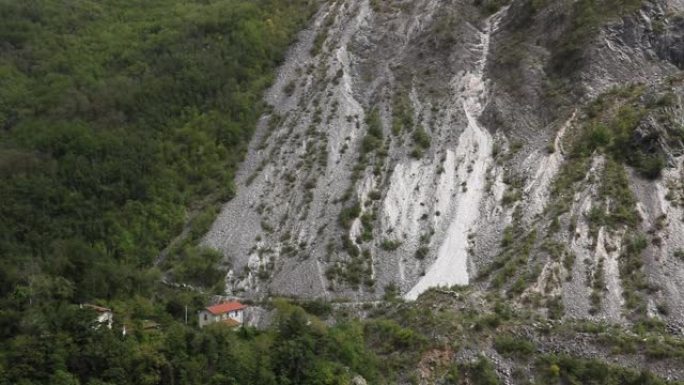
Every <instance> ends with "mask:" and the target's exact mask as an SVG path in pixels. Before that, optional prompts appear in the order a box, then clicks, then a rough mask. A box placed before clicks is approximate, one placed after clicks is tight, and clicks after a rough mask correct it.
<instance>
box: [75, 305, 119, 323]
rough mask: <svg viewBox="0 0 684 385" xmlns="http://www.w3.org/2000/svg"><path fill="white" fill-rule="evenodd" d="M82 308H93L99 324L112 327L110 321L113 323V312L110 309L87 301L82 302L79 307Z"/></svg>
mask: <svg viewBox="0 0 684 385" xmlns="http://www.w3.org/2000/svg"><path fill="white" fill-rule="evenodd" d="M83 308H86V309H92V310H95V312H96V313H97V322H98V323H99V324H101V325H106V326H107V328H109V329H111V328H112V323H114V312H112V309H110V308H107V307H102V306H97V305H92V304H89V303H85V304H82V305H81V309H83Z"/></svg>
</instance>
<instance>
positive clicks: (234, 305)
mask: <svg viewBox="0 0 684 385" xmlns="http://www.w3.org/2000/svg"><path fill="white" fill-rule="evenodd" d="M246 307H247V306H245V305H243V304H241V303H240V302H224V303H220V304H218V305H214V306H209V307H208V308H207V311H209V312H210V313H211V314H213V315H219V314H223V313H228V312H229V311H235V310H242V309H244V308H246Z"/></svg>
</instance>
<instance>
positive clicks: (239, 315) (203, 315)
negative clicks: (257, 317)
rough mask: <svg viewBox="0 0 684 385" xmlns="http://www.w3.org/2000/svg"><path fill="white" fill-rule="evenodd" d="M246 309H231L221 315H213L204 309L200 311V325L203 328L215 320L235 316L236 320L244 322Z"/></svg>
mask: <svg viewBox="0 0 684 385" xmlns="http://www.w3.org/2000/svg"><path fill="white" fill-rule="evenodd" d="M244 313H245V312H244V310H236V311H230V312H228V313H223V314H219V315H213V314H211V313H210V312H208V311H206V310H202V311H201V312H200V313H199V327H200V328H203V327H205V326H207V325H209V324H212V323H214V322H218V321H222V320H227V319H228V318H233V319H235V320H236V321H238V322H240V323H243V322H244V319H245V316H244Z"/></svg>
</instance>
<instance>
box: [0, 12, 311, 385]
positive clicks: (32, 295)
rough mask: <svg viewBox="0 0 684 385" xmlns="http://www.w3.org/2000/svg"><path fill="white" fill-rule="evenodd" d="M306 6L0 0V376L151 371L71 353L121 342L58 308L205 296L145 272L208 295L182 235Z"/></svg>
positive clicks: (196, 222)
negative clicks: (161, 259)
mask: <svg viewBox="0 0 684 385" xmlns="http://www.w3.org/2000/svg"><path fill="white" fill-rule="evenodd" d="M315 7H316V4H314V3H313V2H311V1H309V0H291V1H278V0H259V1H248V0H222V1H160V0H155V1H145V2H139V1H88V0H76V1H66V2H65V1H56V0H36V1H14V0H3V1H0V178H1V179H2V182H1V183H0V201H1V202H2V204H1V205H0V309H1V310H0V341H2V342H1V349H0V379H2V380H4V381H0V382H1V383H32V382H33V383H48V382H51V383H58V382H59V381H58V380H55V379H50V378H51V377H50V376H52V375H56V374H55V373H61V372H62V371H71V372H72V373H74V375H75V376H76V378H80V379H81V380H82V381H83V382H84V383H85V382H86V380H87V379H88V378H91V377H100V378H103V379H106V380H107V381H112V383H126V382H127V381H124V379H123V377H117V376H124V377H126V378H130V381H133V382H135V381H137V382H138V383H147V382H150V381H151V380H150V381H148V380H146V379H145V378H147V377H146V376H147V374H146V375H142V376H135V377H134V375H133V374H132V373H127V370H128V369H130V368H128V367H125V366H121V367H117V366H116V365H112V362H110V360H108V359H105V358H102V359H103V361H99V364H95V363H89V361H88V360H80V359H78V358H76V357H73V356H72V353H74V352H75V351H82V352H83V351H88V349H89V348H93V349H101V351H98V352H95V353H93V354H101V353H102V354H104V352H105V351H109V352H110V353H111V354H112V355H113V356H116V357H119V356H121V355H122V354H124V352H123V351H120V352H119V351H116V349H117V348H116V346H115V345H111V344H110V343H108V342H107V341H97V342H96V341H95V340H91V338H95V337H92V336H90V335H88V336H85V335H83V334H79V333H80V332H83V331H84V330H86V331H87V329H79V328H81V327H83V326H84V324H83V323H81V322H80V321H79V320H78V317H79V314H81V313H79V312H78V311H76V310H75V308H74V307H75V306H76V304H78V303H82V302H95V303H101V304H106V305H109V306H112V305H113V306H114V308H115V310H116V312H117V316H118V317H117V318H118V319H119V320H120V321H123V320H132V321H131V322H133V321H135V320H136V319H141V318H143V317H145V318H153V319H157V320H163V321H165V322H173V320H174V319H176V320H180V319H182V311H181V309H183V306H185V305H189V306H190V311H191V312H193V311H194V310H195V309H196V308H197V307H198V306H203V305H204V304H205V300H206V298H204V297H203V295H202V294H187V293H177V292H173V291H170V290H165V289H164V287H163V286H161V283H160V282H161V277H162V271H164V274H169V275H170V276H171V277H172V278H181V279H182V280H183V281H184V282H190V283H194V284H196V285H198V286H204V287H205V288H207V289H208V290H207V292H210V289H211V287H212V286H213V285H215V284H217V283H219V284H220V281H221V280H222V278H223V272H222V271H221V270H220V268H219V266H217V264H216V262H217V261H218V259H217V256H216V254H214V253H211V252H208V251H205V250H199V249H197V248H196V247H195V246H194V245H195V244H196V239H197V238H198V237H199V236H200V235H201V234H202V232H203V231H205V229H206V226H207V225H208V223H210V222H211V220H212V219H213V216H214V213H215V205H216V204H217V203H218V202H222V201H225V200H226V199H228V198H229V197H230V195H231V194H232V191H233V189H232V184H231V183H232V176H233V172H234V169H235V166H236V164H237V163H238V162H239V160H240V159H241V158H242V156H243V153H244V149H245V147H246V144H247V142H248V140H249V138H250V136H251V133H252V131H253V129H254V127H255V124H256V121H257V119H258V117H259V116H260V114H261V112H262V110H263V108H264V106H263V105H262V103H261V98H262V92H263V90H264V89H265V87H267V86H268V85H269V84H270V83H271V82H272V77H273V73H274V69H275V68H276V66H277V65H278V64H279V63H280V62H281V61H282V58H283V55H284V52H285V50H286V49H287V47H288V46H289V45H290V44H291V42H292V41H293V40H294V37H295V33H296V32H297V31H298V30H299V29H300V28H302V27H303V25H304V24H305V23H306V22H307V21H308V20H309V18H310V16H311V15H312V13H313V11H315ZM186 223H189V224H188V228H187V231H186V232H185V234H186V235H187V236H185V237H184V238H183V239H181V242H176V243H175V244H174V247H173V248H171V249H169V250H166V252H167V253H166V254H167V258H166V261H167V263H166V264H162V265H161V266H155V262H156V260H157V258H158V256H159V255H160V252H161V251H162V250H164V249H165V248H166V246H167V245H168V244H169V243H170V242H171V240H172V239H173V238H174V237H176V236H177V235H178V234H180V233H181V232H182V230H183V227H184V224H186ZM168 261H174V263H169V262H168ZM193 298H194V302H192V301H191V300H192V299H193ZM193 314H194V313H193ZM74 317H76V318H74ZM81 321H83V320H81ZM88 333H90V332H88ZM103 338H104V337H103ZM107 338H113V336H109V337H107ZM126 344H130V343H129V342H127V343H126ZM150 348H152V347H147V348H145V349H150ZM122 349H123V348H122ZM152 349H154V348H152ZM29 353H30V354H29ZM126 354H127V353H126ZM119 358H122V359H123V356H121V357H119ZM150 359H154V358H150ZM74 360H75V361H74ZM92 365H94V367H91V366H92ZM98 365H104V366H102V368H104V367H105V366H106V367H112V369H111V370H120V372H119V373H118V374H116V375H113V374H106V373H103V372H101V371H100V370H99V369H98V372H97V373H95V372H93V370H95V369H97V367H98ZM22 379H25V380H26V381H28V382H22ZM181 382H184V381H181ZM200 382H202V383H204V381H200Z"/></svg>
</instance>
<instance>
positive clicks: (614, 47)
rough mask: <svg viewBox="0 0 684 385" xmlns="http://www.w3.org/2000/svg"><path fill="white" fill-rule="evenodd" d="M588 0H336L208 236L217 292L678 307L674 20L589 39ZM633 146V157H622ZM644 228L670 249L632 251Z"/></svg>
mask: <svg viewBox="0 0 684 385" xmlns="http://www.w3.org/2000/svg"><path fill="white" fill-rule="evenodd" d="M581 3H582V2H579V3H573V2H563V1H562V2H543V1H535V2H531V1H512V2H511V3H510V4H508V5H506V6H503V7H500V8H499V9H498V10H497V11H496V12H494V13H488V12H485V9H489V7H484V6H481V5H480V6H478V5H475V4H467V3H463V2H456V1H449V0H422V1H399V0H396V1H384V2H380V1H364V0H338V1H330V2H326V3H324V4H323V5H322V7H321V10H320V11H319V13H318V14H317V16H316V18H315V20H313V22H312V25H311V28H310V29H308V30H306V31H303V32H302V33H301V35H300V39H299V41H298V42H297V43H296V45H295V46H294V47H292V49H291V52H290V54H289V56H288V58H287V60H286V62H285V63H284V64H283V67H282V68H281V70H280V73H279V75H278V78H277V79H276V81H275V83H274V85H273V87H272V88H271V90H270V91H269V92H268V94H267V95H266V101H267V102H268V103H269V104H270V105H271V106H272V107H273V108H272V110H271V111H270V112H269V113H268V114H267V115H265V116H264V117H263V118H262V120H261V122H260V127H259V128H258V132H257V135H256V137H255V138H254V140H253V143H252V145H251V149H250V152H249V154H248V157H247V159H246V161H245V163H244V165H243V167H242V169H241V171H240V173H239V175H238V176H237V185H238V191H237V196H236V197H235V198H234V199H233V200H231V201H230V202H228V203H227V204H226V205H225V207H224V209H223V211H222V213H221V215H220V216H219V218H218V219H217V221H216V223H215V224H214V225H213V227H212V229H211V231H210V232H209V234H207V236H206V238H205V243H206V244H207V245H208V246H211V247H215V248H217V249H219V250H221V251H222V252H224V254H225V255H226V257H227V258H228V259H229V260H230V261H231V262H232V266H233V269H232V271H231V274H230V275H229V276H228V277H227V289H228V290H229V291H232V292H244V295H248V296H257V297H258V296H263V295H266V294H269V293H277V294H284V295H296V296H303V297H328V298H331V297H337V298H351V299H358V300H361V299H373V298H378V297H381V296H382V295H384V294H385V292H387V291H388V290H389V292H390V293H393V292H394V291H395V290H398V292H400V293H402V294H403V295H404V296H405V297H406V298H408V299H413V298H416V297H417V296H418V295H419V294H420V293H421V292H423V291H425V290H426V289H428V288H429V287H432V286H437V285H446V286H449V285H454V284H461V285H462V284H473V285H476V286H479V287H481V288H482V289H485V290H494V291H497V292H501V293H505V294H507V295H508V296H509V297H512V298H516V299H518V300H520V301H521V302H528V303H533V304H536V305H538V306H539V307H541V308H547V309H548V311H549V313H550V314H551V313H555V312H558V310H559V309H560V310H562V309H565V310H566V315H569V316H577V317H590V318H591V317H595V318H607V319H611V320H614V321H622V320H625V319H626V318H629V314H631V313H633V312H634V311H636V310H635V309H637V308H639V307H640V306H642V305H641V304H642V303H643V307H644V308H645V310H646V311H647V312H648V313H649V314H651V315H653V316H662V317H675V316H682V315H684V313H682V312H683V311H684V297H682V296H681V295H680V293H679V292H680V291H681V287H684V286H682V285H680V284H679V283H678V281H677V280H678V279H679V278H677V277H682V276H684V275H682V274H676V272H677V271H679V269H681V268H684V257H682V258H680V259H677V258H675V257H673V255H679V250H680V249H681V248H682V246H684V239H681V238H682V235H681V234H682V231H681V230H684V229H682V228H681V226H682V221H681V219H682V213H679V211H678V210H681V206H679V204H680V201H678V200H676V199H680V200H681V197H679V195H677V194H682V191H681V188H682V187H681V186H682V174H681V173H682V159H681V157H680V153H681V152H680V149H681V147H682V146H681V144H682V143H681V136H678V135H680V134H679V131H678V130H681V122H682V112H681V111H682V108H681V105H682V101H681V96H682V92H681V91H682V77H681V76H680V75H681V72H680V68H681V63H682V62H681V57H682V56H681V52H680V51H681V47H680V45H681V44H679V40H680V39H678V38H677V37H678V36H681V34H682V29H683V26H682V21H681V20H682V18H681V8H682V7H681V4H680V3H679V2H677V1H669V2H667V1H657V2H645V3H643V4H636V5H635V4H632V5H631V8H630V7H628V6H625V7H624V8H625V10H624V12H623V13H622V14H614V15H610V14H608V15H606V16H605V19H601V21H600V23H596V24H595V25H589V26H586V25H582V24H580V23H579V22H578V21H577V20H584V19H582V18H581V17H580V16H582V15H583V13H582V12H587V11H586V10H585V9H584V8H581ZM625 3H627V2H625ZM630 3H634V2H630ZM578 4H579V5H578ZM598 12H601V10H600V9H599V10H598ZM611 12H612V11H611ZM602 17H603V16H602ZM592 20H593V19H592ZM577 31H579V32H577ZM578 45H579V46H581V48H582V49H581V52H578V50H576V49H575V48H574V47H576V46H578ZM635 83H640V84H641V85H639V86H634V87H632V88H631V89H630V91H629V92H627V91H624V90H623V91H620V90H619V89H621V88H625V87H626V86H627V85H629V84H635ZM616 90H617V91H616ZM597 101H598V102H601V103H604V104H603V105H598V107H597V103H598V102H597ZM627 107H630V108H632V107H634V109H635V111H637V112H636V113H635V114H636V115H637V116H631V115H630V116H627V114H628V113H629V112H630V111H626V109H627ZM597 109H598V110H600V111H601V112H600V113H597V112H596V111H594V110H597ZM623 115H624V116H623ZM628 118H629V119H628ZM613 121H616V122H617V123H615V124H613V123H614V122H613ZM625 121H627V122H628V123H629V124H627V123H624V122H625ZM611 122H613V123H611ZM621 122H622V123H621ZM599 124H601V125H605V126H606V127H608V128H607V129H606V130H607V132H608V133H609V134H610V133H612V134H611V135H613V134H614V135H615V137H614V138H613V137H609V138H608V142H606V143H605V144H604V145H600V146H594V145H593V144H592V145H591V146H589V148H588V149H587V150H586V151H585V150H578V148H580V147H581V145H582V143H584V142H583V141H586V140H585V138H586V137H589V138H590V139H591V141H593V142H592V143H594V142H596V140H598V142H599V143H603V142H601V140H602V139H601V137H600V136H598V139H596V138H597V137H596V136H593V135H594V134H595V132H597V129H595V127H597V125H599ZM630 124H631V125H633V126H635V127H634V130H633V131H629V133H628V134H629V135H627V134H625V133H624V132H623V131H625V130H627V128H625V127H626V125H630ZM631 129H632V128H631V126H630V128H629V130H631ZM592 130H593V131H592ZM611 130H613V131H611ZM599 134H600V132H599ZM606 135H608V134H606ZM627 136H628V137H627ZM623 137H627V138H626V139H624V143H625V146H628V147H629V148H630V149H632V148H633V151H630V153H633V154H639V156H636V155H635V156H629V155H627V156H623V155H621V154H620V153H619V152H618V151H617V150H616V147H617V145H615V143H617V142H618V140H622V139H623ZM587 140H589V139H587ZM661 161H664V162H666V164H667V165H668V168H666V169H665V170H664V171H663V172H662V175H654V173H655V174H658V173H657V172H656V171H659V169H658V170H656V171H653V170H655V169H656V168H658V167H655V166H653V165H652V163H657V162H661ZM649 170H651V171H652V172H651V173H650V174H649ZM646 174H648V176H649V177H650V178H653V177H654V176H655V177H656V178H655V179H647V178H645V175H646ZM602 180H610V181H611V183H613V182H615V181H617V182H621V183H622V182H624V183H625V185H626V186H627V188H626V190H625V191H627V192H629V194H628V195H630V197H632V200H631V201H629V200H625V199H621V198H616V197H615V196H616V195H619V194H618V193H615V192H614V191H612V190H611V189H610V188H609V187H610V186H608V183H601V181H602ZM568 181H570V182H571V183H570V182H568ZM617 182H615V183H617ZM613 190H614V189H613ZM673 191H674V192H673ZM623 192H624V191H623ZM611 194H612V195H611ZM668 194H669V198H670V199H669V200H668V199H665V196H666V195H668ZM623 195H624V194H623ZM675 195H676V197H675ZM675 198H676V199H675ZM616 199H617V201H618V203H619V204H618V203H614V202H613V200H616ZM616 207H617V208H619V209H624V211H625V212H629V211H630V210H634V212H635V213H636V214H634V215H633V216H630V215H628V214H629V213H628V214H624V213H622V212H620V213H617V212H615V208H616ZM601 213H604V214H603V215H600V214H601ZM623 214H624V215H623ZM663 215H666V216H667V220H663V219H662V217H663ZM615 218H617V219H615ZM599 219H600V220H599ZM654 226H655V227H657V229H656V230H654V231H651V229H652V228H653V227H654ZM649 231H650V232H651V233H652V234H650V235H649V236H650V237H651V238H654V237H656V236H657V237H658V238H659V239H660V240H659V241H653V240H652V239H651V242H647V245H645V246H644V245H637V246H638V247H636V246H635V247H636V248H638V249H639V250H638V251H637V250H636V249H634V247H631V246H630V245H632V243H634V242H637V241H636V240H635V239H636V237H638V236H641V234H648V233H649ZM630 242H631V243H630ZM639 242H641V241H640V240H639ZM633 249H634V250H633ZM634 254H636V256H635V255H634ZM634 261H638V262H641V263H637V264H636V265H629V264H628V262H630V263H631V262H634ZM635 268H636V269H637V270H638V271H639V275H638V276H635V275H634V274H631V273H630V270H629V269H635ZM668 272H669V273H671V274H672V275H676V277H672V278H667V275H668ZM655 280H657V281H663V280H665V281H664V282H661V287H660V288H659V289H658V290H654V288H650V289H649V287H650V286H649V285H648V282H654V281H655ZM637 281H638V282H637ZM625 287H627V289H625ZM635 296H636V297H638V300H637V299H634V298H636V297H635ZM625 300H627V302H630V301H632V302H633V301H636V302H635V303H631V302H630V303H629V304H625ZM657 313H658V314H659V315H657ZM561 314H562V311H561Z"/></svg>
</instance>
